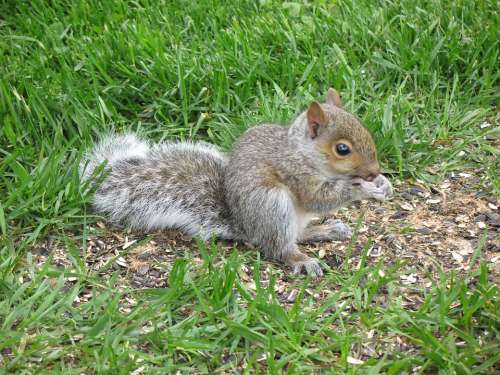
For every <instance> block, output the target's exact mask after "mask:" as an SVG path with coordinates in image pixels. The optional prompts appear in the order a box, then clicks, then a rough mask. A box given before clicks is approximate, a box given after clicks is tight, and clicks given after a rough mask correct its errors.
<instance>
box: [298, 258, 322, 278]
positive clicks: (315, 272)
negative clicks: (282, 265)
mask: <svg viewBox="0 0 500 375" xmlns="http://www.w3.org/2000/svg"><path fill="white" fill-rule="evenodd" d="M302 270H305V271H306V273H307V274H308V275H309V276H311V277H313V278H318V277H321V276H323V270H322V269H321V266H320V265H319V262H318V261H317V260H316V259H313V258H309V259H306V260H303V261H300V262H296V263H295V264H294V265H293V273H294V274H295V275H298V274H300V273H301V272H302Z"/></svg>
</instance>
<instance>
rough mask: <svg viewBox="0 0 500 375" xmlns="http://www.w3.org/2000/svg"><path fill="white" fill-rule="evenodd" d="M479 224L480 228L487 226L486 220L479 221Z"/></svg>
mask: <svg viewBox="0 0 500 375" xmlns="http://www.w3.org/2000/svg"><path fill="white" fill-rule="evenodd" d="M477 226H478V227H479V229H484V228H486V224H485V223H484V221H478V223H477Z"/></svg>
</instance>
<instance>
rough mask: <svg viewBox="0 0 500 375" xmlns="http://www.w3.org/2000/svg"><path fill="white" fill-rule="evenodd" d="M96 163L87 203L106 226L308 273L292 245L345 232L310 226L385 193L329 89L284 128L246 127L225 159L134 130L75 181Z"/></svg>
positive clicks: (313, 269) (198, 146) (338, 226)
mask: <svg viewBox="0 0 500 375" xmlns="http://www.w3.org/2000/svg"><path fill="white" fill-rule="evenodd" d="M103 163H106V164H105V167H104V168H103V169H104V170H106V172H107V174H106V175H105V177H104V178H103V179H102V182H101V183H100V184H98V185H97V187H96V188H95V193H94V196H93V206H94V208H95V210H96V211H97V213H99V214H102V215H104V216H105V217H107V219H108V220H109V221H111V222H112V223H114V224H125V225H129V226H131V227H132V228H134V229H139V230H143V231H152V230H160V229H178V230H180V231H182V232H183V233H185V234H187V235H190V236H197V237H200V238H202V239H204V240H207V239H209V238H211V237H212V236H216V237H218V238H221V239H228V240H235V241H242V242H244V243H247V244H249V245H251V246H254V247H257V248H259V249H260V250H262V251H263V252H264V254H265V255H266V256H267V257H268V258H271V259H273V260H277V261H280V262H283V263H285V264H287V265H288V266H290V267H291V268H292V269H293V271H294V273H299V272H301V271H303V270H305V271H306V272H307V274H309V275H311V276H313V277H319V276H321V275H322V274H323V272H322V269H321V266H320V264H319V262H318V261H317V260H316V259H313V258H311V257H309V256H307V255H305V254H304V253H302V252H301V251H300V250H299V248H298V244H299V243H312V242H318V241H329V240H346V239H349V238H350V237H351V236H352V231H351V229H350V228H349V227H348V226H347V225H346V224H344V223H343V222H341V221H339V220H334V219H329V220H327V221H326V222H324V223H323V224H319V225H308V224H309V223H310V221H311V220H312V219H313V218H314V217H317V216H323V217H326V216H328V215H331V214H332V213H333V212H334V211H335V210H336V209H338V208H340V207H342V206H345V205H347V204H348V203H350V202H353V201H358V200H364V199H371V198H373V199H376V200H384V199H386V198H388V197H390V196H391V195H392V185H391V183H390V182H389V180H388V179H387V178H386V177H384V176H383V175H382V174H380V167H379V163H378V160H377V151H376V147H375V143H374V141H373V138H372V136H371V135H370V133H369V132H368V130H367V129H366V128H365V127H364V126H363V125H362V124H361V122H360V121H359V120H358V119H357V118H356V117H355V116H354V115H353V114H351V113H349V112H347V111H346V110H344V109H343V107H342V101H341V98H340V96H339V94H338V93H337V91H336V90H334V89H333V88H330V89H329V90H328V94H327V98H326V102H324V103H321V104H320V103H319V102H318V101H312V102H311V103H310V105H309V106H308V108H307V110H305V111H304V112H302V113H301V114H300V115H299V116H298V117H297V118H295V119H294V120H293V121H292V122H291V124H290V125H289V126H288V127H286V126H282V125H276V124H263V125H259V126H255V127H252V128H250V129H249V130H247V131H246V132H245V133H244V134H243V135H242V136H240V137H239V138H238V139H237V140H236V141H235V143H234V145H233V147H232V150H231V151H230V152H229V154H225V153H223V152H221V151H220V150H219V149H218V148H217V147H216V146H214V145H211V144H209V143H205V142H173V141H166V142H162V143H159V144H154V145H152V144H150V143H149V142H148V141H146V140H143V139H141V138H139V137H138V136H137V135H135V134H130V133H129V134H122V135H116V134H110V135H108V136H106V137H105V138H104V139H102V140H101V141H100V142H99V143H97V144H96V145H95V146H94V148H93V149H92V150H91V151H90V152H89V153H87V154H86V155H85V157H84V158H83V159H82V162H81V164H80V174H81V176H82V179H84V180H85V179H91V178H92V177H94V176H95V174H96V170H97V169H98V167H99V166H100V165H102V164H103Z"/></svg>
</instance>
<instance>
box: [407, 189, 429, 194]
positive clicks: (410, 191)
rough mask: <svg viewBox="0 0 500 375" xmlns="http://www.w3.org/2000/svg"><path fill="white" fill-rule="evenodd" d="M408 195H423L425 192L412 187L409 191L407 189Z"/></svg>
mask: <svg viewBox="0 0 500 375" xmlns="http://www.w3.org/2000/svg"><path fill="white" fill-rule="evenodd" d="M408 193H409V194H411V195H421V194H424V193H425V191H424V190H422V189H420V188H418V187H412V188H411V189H408Z"/></svg>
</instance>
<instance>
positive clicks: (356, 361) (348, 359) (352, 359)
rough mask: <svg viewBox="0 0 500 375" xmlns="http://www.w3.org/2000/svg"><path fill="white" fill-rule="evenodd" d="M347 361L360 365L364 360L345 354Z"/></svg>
mask: <svg viewBox="0 0 500 375" xmlns="http://www.w3.org/2000/svg"><path fill="white" fill-rule="evenodd" d="M347 363H349V364H351V365H362V364H363V363H365V362H364V361H362V360H361V359H357V358H354V357H351V356H347Z"/></svg>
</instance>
